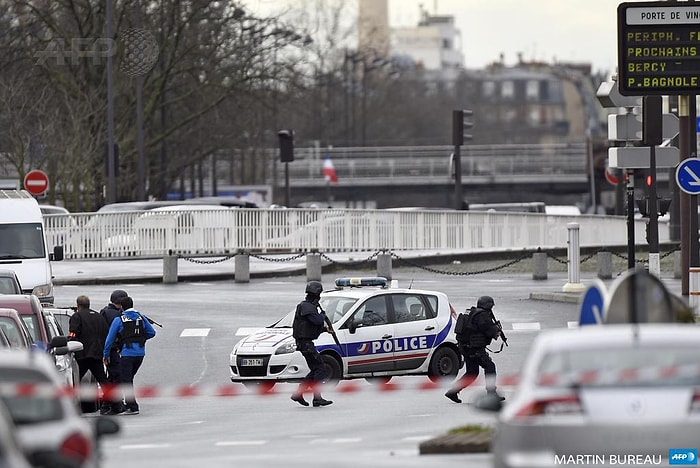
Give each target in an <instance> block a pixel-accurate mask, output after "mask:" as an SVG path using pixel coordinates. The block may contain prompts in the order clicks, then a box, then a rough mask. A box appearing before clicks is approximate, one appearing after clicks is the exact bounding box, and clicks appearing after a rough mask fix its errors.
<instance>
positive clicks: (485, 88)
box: [481, 81, 496, 97]
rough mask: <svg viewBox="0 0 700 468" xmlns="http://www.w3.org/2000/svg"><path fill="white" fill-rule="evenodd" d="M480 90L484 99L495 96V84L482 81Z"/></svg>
mask: <svg viewBox="0 0 700 468" xmlns="http://www.w3.org/2000/svg"><path fill="white" fill-rule="evenodd" d="M481 90H482V92H483V93H484V97H493V96H494V94H496V83H494V82H493V81H484V82H483V83H482V85H481Z"/></svg>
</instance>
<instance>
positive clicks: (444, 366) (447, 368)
mask: <svg viewBox="0 0 700 468" xmlns="http://www.w3.org/2000/svg"><path fill="white" fill-rule="evenodd" d="M460 364H461V363H460V360H459V355H458V354H457V352H456V351H455V350H454V349H452V348H440V349H438V350H437V351H435V354H433V358H432V359H431V360H430V367H429V368H428V377H429V378H430V380H432V381H433V382H437V381H439V380H440V379H442V378H443V377H455V376H456V375H457V373H458V372H459V368H460Z"/></svg>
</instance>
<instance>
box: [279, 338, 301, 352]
mask: <svg viewBox="0 0 700 468" xmlns="http://www.w3.org/2000/svg"><path fill="white" fill-rule="evenodd" d="M296 350H297V345H296V343H294V342H293V341H292V342H289V343H285V344H283V345H282V346H280V347H279V348H277V351H275V354H289V353H293V352H294V351H296Z"/></svg>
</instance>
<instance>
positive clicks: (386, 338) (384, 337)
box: [382, 335, 393, 340]
mask: <svg viewBox="0 0 700 468" xmlns="http://www.w3.org/2000/svg"><path fill="white" fill-rule="evenodd" d="M392 336H393V335H384V336H382V339H384V340H388V339H389V338H391V337H392Z"/></svg>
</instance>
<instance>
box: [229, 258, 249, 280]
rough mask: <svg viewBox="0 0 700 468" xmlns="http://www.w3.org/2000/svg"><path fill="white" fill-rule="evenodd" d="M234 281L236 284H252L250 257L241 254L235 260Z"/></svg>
mask: <svg viewBox="0 0 700 468" xmlns="http://www.w3.org/2000/svg"><path fill="white" fill-rule="evenodd" d="M234 268H235V270H234V272H233V278H234V279H233V281H234V282H235V283H250V255H248V254H247V253H239V254H237V255H236V257H235V258H234Z"/></svg>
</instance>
